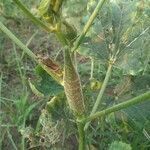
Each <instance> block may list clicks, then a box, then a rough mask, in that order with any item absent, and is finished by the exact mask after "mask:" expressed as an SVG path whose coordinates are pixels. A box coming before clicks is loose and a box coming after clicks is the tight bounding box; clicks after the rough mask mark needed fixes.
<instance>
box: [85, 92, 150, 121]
mask: <svg viewBox="0 0 150 150" xmlns="http://www.w3.org/2000/svg"><path fill="white" fill-rule="evenodd" d="M146 100H147V101H148V100H150V91H148V92H146V93H144V94H141V95H139V96H137V97H134V98H132V99H130V100H127V101H125V102H122V103H120V104H117V105H115V106H112V107H110V108H107V109H105V110H102V111H100V112H97V113H95V114H93V115H91V116H89V117H87V118H85V119H82V122H85V121H91V120H93V119H96V118H99V117H102V116H106V115H108V114H110V113H112V112H115V111H119V110H121V109H124V108H127V107H130V106H133V105H135V104H138V103H141V102H144V101H146Z"/></svg>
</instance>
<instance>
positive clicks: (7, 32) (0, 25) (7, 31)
mask: <svg viewBox="0 0 150 150" xmlns="http://www.w3.org/2000/svg"><path fill="white" fill-rule="evenodd" d="M0 29H1V30H2V31H3V32H4V33H5V34H6V35H7V36H8V37H9V38H10V39H11V40H12V41H13V42H14V43H16V44H17V45H18V46H19V47H20V48H21V49H23V50H24V51H25V52H26V53H27V54H28V55H29V56H30V57H31V58H33V59H34V60H35V61H36V62H37V59H36V55H35V54H34V53H33V52H32V51H31V50H30V49H29V48H28V47H26V46H25V45H24V44H23V43H22V42H21V41H20V40H19V39H18V38H17V37H16V36H15V35H14V34H13V33H12V32H11V31H10V30H9V29H7V28H6V27H5V25H4V24H3V23H2V22H0Z"/></svg>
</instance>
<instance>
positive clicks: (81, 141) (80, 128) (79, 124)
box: [77, 122, 86, 150]
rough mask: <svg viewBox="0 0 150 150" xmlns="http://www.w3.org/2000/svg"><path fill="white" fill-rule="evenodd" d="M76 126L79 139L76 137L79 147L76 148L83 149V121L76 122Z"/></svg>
mask: <svg viewBox="0 0 150 150" xmlns="http://www.w3.org/2000/svg"><path fill="white" fill-rule="evenodd" d="M77 126H78V134H79V139H78V143H79V148H78V150H85V146H86V145H85V133H84V123H82V122H78V123H77Z"/></svg>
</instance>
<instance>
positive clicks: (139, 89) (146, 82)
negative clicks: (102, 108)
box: [116, 75, 150, 131]
mask: <svg viewBox="0 0 150 150" xmlns="http://www.w3.org/2000/svg"><path fill="white" fill-rule="evenodd" d="M149 89H150V75H143V76H142V75H141V76H136V77H132V86H131V88H130V91H128V93H127V95H120V97H119V100H120V101H122V100H124V99H126V98H125V96H128V97H131V94H132V95H134V96H137V95H139V93H144V92H146V91H148V90H149ZM149 108H150V102H144V103H141V104H137V105H135V106H131V107H129V108H126V109H124V110H123V114H124V117H123V118H124V120H126V122H127V123H128V124H129V125H130V126H131V127H132V128H133V129H138V130H140V131H141V130H143V128H149V123H150V121H149V120H150V111H149ZM116 115H117V116H118V119H121V116H120V117H119V115H120V114H119V113H116Z"/></svg>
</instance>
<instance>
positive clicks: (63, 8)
mask: <svg viewBox="0 0 150 150" xmlns="http://www.w3.org/2000/svg"><path fill="white" fill-rule="evenodd" d="M13 2H14V4H16V5H17V6H18V8H20V9H21V10H22V11H23V12H24V15H27V17H28V18H29V19H30V20H31V21H32V22H33V23H34V24H35V25H37V26H39V27H40V28H41V29H42V30H44V31H45V32H47V33H49V34H51V33H52V34H54V35H55V36H56V38H57V39H58V41H59V42H60V43H61V50H60V53H61V52H62V51H63V52H62V53H61V54H63V58H64V60H63V61H61V62H57V61H56V60H54V58H51V57H50V56H45V55H36V54H34V53H33V52H32V51H31V50H30V49H29V48H28V47H26V46H25V45H24V44H23V43H22V42H21V41H20V40H19V39H18V38H17V37H16V36H15V35H14V34H13V33H12V32H11V31H10V30H9V29H8V28H6V26H4V24H3V23H2V22H0V29H1V30H2V31H3V32H4V33H5V34H7V36H8V37H9V38H10V39H11V40H12V41H13V42H14V43H15V44H16V45H18V46H19V47H20V48H21V49H22V50H23V51H24V52H26V54H27V55H29V56H30V57H31V58H32V59H33V60H34V61H35V62H36V63H37V67H36V72H37V73H38V74H39V75H40V76H41V78H42V80H41V81H40V83H39V82H38V83H36V82H35V81H32V80H29V85H30V87H31V89H32V91H33V92H34V94H36V95H38V96H42V97H43V96H45V95H48V96H50V98H51V99H50V101H49V102H47V103H46V104H45V108H44V109H43V111H42V112H41V116H40V117H39V122H38V123H37V128H36V129H35V130H34V132H32V131H31V130H30V129H29V128H27V129H28V130H27V129H25V131H24V132H26V137H27V138H28V139H29V141H30V147H31V148H32V147H36V146H41V145H44V146H45V147H51V148H54V147H55V148H58V149H59V148H62V147H63V146H64V147H65V145H63V144H62V143H63V142H64V141H65V140H64V137H63V136H64V135H65V134H66V133H64V132H66V130H67V129H66V128H67V126H68V123H70V126H73V128H74V127H75V128H77V130H78V134H77V136H78V138H77V139H78V140H77V141H78V149H79V150H86V149H90V147H91V145H92V143H90V142H89V141H88V138H87V137H88V129H89V128H91V127H92V125H93V124H94V125H95V122H96V121H98V122H99V123H101V118H104V117H107V116H108V115H110V114H112V113H114V112H116V111H119V110H121V109H125V108H127V107H130V106H132V105H135V104H137V103H140V102H143V101H148V100H150V91H149V87H147V88H146V89H145V90H144V92H145V93H144V92H143V94H140V93H141V92H139V93H137V94H136V95H138V96H136V97H134V98H131V99H129V100H124V101H123V102H120V103H118V104H115V103H116V102H117V100H116V101H113V100H112V101H111V102H110V103H111V105H110V104H108V105H107V106H104V105H103V103H104V100H105V98H104V97H105V96H104V95H105V93H106V88H107V85H108V84H109V83H110V82H109V81H111V80H110V77H111V74H112V72H113V70H115V69H116V68H119V69H120V70H122V71H123V72H124V74H126V75H129V76H135V75H136V74H140V73H143V74H144V73H145V72H146V71H147V70H148V63H149V51H148V46H147V45H148V42H149V2H148V1H146V0H135V1H130V0H41V2H40V3H39V5H38V8H37V12H36V14H34V15H33V14H32V13H31V12H30V10H29V9H28V8H27V7H26V6H25V5H24V4H23V3H22V2H21V0H13ZM79 57H83V58H87V59H88V61H89V60H90V62H91V68H90V69H91V74H90V76H89V79H86V80H89V82H90V88H89V89H88V90H90V92H89V91H88V92H89V93H91V94H94V95H97V98H96V99H95V100H94V103H92V105H93V106H92V107H90V109H91V110H89V109H88V108H89V106H88V105H91V103H90V102H92V101H93V97H94V98H95V96H88V97H87V95H86V92H85V91H87V89H86V88H87V85H86V84H85V83H83V82H81V81H82V78H81V75H80V74H79V71H78V70H79V65H80V66H81V67H82V64H80V63H79V61H78V58H79ZM141 58H142V60H141ZM95 63H98V64H102V65H103V66H105V67H107V71H106V74H105V77H104V80H103V81H102V82H100V81H98V80H97V79H95V78H94V66H95ZM60 64H62V65H60ZM128 81H129V80H128ZM124 84H125V85H124V86H123V85H121V87H118V89H117V88H116V93H117V96H118V97H119V96H120V95H121V94H122V93H124V91H125V90H126V89H127V88H128V82H125V83H124ZM45 87H46V89H45ZM94 88H95V89H96V92H95V90H94ZM98 90H99V92H98ZM112 91H113V90H112ZM117 96H116V99H117ZM88 103H89V104H88ZM112 103H114V105H112ZM70 118H71V119H70ZM70 120H71V121H70ZM93 120H94V121H93ZM94 125H93V127H94ZM27 131H28V132H27ZM27 133H28V134H27ZM61 140H62V141H63V142H62V141H61ZM65 142H66V141H65ZM118 144H119V143H118ZM62 145H63V146H62ZM114 145H115V144H114ZM114 145H112V146H111V147H113V146H114ZM122 145H123V144H122ZM61 146H62V147H61ZM111 147H110V149H111ZM62 149H63V148H62ZM64 149H65V148H64ZM66 149H67V148H66ZM91 149H92V148H91ZM112 149H113V148H112ZM128 149H130V146H129V148H128Z"/></svg>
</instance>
